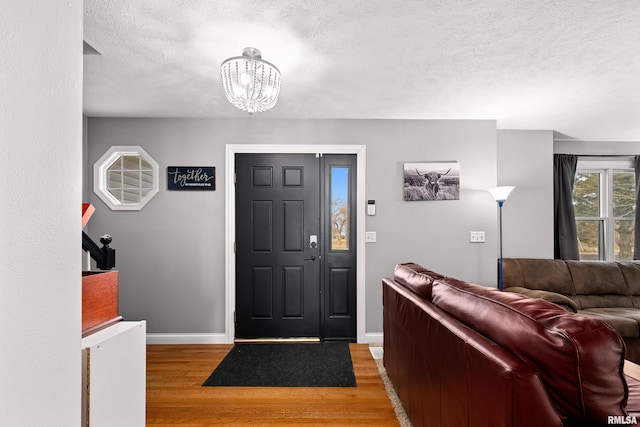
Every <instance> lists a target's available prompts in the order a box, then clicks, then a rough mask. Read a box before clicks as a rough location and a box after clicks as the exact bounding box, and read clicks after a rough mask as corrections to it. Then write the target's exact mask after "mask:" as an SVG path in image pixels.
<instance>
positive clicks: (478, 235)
mask: <svg viewBox="0 0 640 427" xmlns="http://www.w3.org/2000/svg"><path fill="white" fill-rule="evenodd" d="M469 242H471V243H484V231H470V232H469Z"/></svg>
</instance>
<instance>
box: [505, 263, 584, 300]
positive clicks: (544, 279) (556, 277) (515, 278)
mask: <svg viewBox="0 0 640 427" xmlns="http://www.w3.org/2000/svg"><path fill="white" fill-rule="evenodd" d="M502 263H503V264H502V271H503V278H502V280H503V284H504V287H505V288H508V287H511V286H519V287H522V288H529V289H538V290H543V291H551V292H556V293H559V294H563V295H575V294H576V292H575V288H574V286H573V282H572V280H571V274H569V269H568V268H567V266H566V264H565V262H564V261H563V260H557V259H536V258H517V259H516V258H505V259H503V261H502Z"/></svg>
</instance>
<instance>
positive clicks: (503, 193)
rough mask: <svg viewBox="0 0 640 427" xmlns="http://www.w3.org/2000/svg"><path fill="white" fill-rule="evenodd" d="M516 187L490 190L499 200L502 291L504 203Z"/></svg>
mask: <svg viewBox="0 0 640 427" xmlns="http://www.w3.org/2000/svg"><path fill="white" fill-rule="evenodd" d="M514 188H515V187H512V186H506V187H496V188H492V189H490V190H489V193H491V195H492V196H493V198H494V199H495V200H496V202H498V210H499V212H500V261H499V264H498V269H499V270H498V271H499V272H498V275H499V278H498V289H500V290H501V291H503V290H504V287H503V285H502V205H503V204H504V202H506V201H507V198H508V197H509V194H510V193H511V192H512V191H513V189H514Z"/></svg>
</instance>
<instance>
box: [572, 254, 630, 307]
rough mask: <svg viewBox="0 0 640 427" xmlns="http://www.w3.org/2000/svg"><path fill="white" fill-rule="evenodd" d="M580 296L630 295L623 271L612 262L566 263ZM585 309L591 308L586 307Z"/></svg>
mask: <svg viewBox="0 0 640 427" xmlns="http://www.w3.org/2000/svg"><path fill="white" fill-rule="evenodd" d="M565 263H566V264H567V268H568V269H569V272H570V273H571V278H572V279H573V285H574V286H575V289H576V293H577V294H578V295H628V294H629V292H628V288H627V283H626V282H625V280H624V276H623V275H622V271H620V268H618V265H617V264H616V263H615V262H612V261H565ZM583 308H589V307H584V306H583Z"/></svg>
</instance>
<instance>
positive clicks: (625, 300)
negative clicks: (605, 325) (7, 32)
mask: <svg viewBox="0 0 640 427" xmlns="http://www.w3.org/2000/svg"><path fill="white" fill-rule="evenodd" d="M575 298H576V300H577V302H578V306H579V309H582V310H585V309H587V308H600V307H608V308H612V307H626V308H633V302H632V301H631V298H629V297H628V296H625V295H615V294H608V295H576V297H575Z"/></svg>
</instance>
